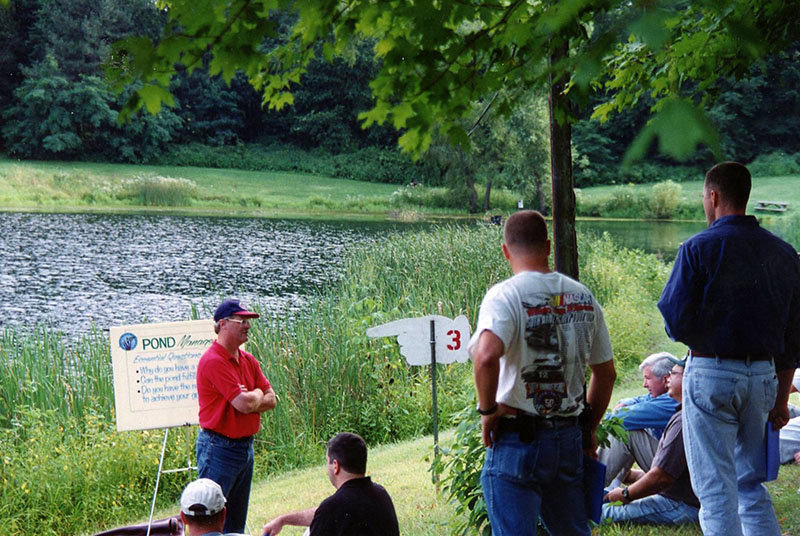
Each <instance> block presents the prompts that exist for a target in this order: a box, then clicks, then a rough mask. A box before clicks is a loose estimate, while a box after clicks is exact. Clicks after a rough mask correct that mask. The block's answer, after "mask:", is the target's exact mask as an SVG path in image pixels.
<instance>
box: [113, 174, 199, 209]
mask: <svg viewBox="0 0 800 536" xmlns="http://www.w3.org/2000/svg"><path fill="white" fill-rule="evenodd" d="M196 194H197V185H196V184H195V183H194V181H191V180H189V179H180V178H178V179H175V178H172V177H161V176H155V177H146V176H140V177H135V178H133V179H130V180H126V181H125V182H124V183H123V193H122V194H121V195H120V197H121V198H122V199H131V200H133V201H134V202H136V203H138V204H140V205H145V206H156V207H177V206H185V205H188V204H190V202H191V200H192V198H193V197H194V196H195V195H196Z"/></svg>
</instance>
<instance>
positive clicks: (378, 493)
mask: <svg viewBox="0 0 800 536" xmlns="http://www.w3.org/2000/svg"><path fill="white" fill-rule="evenodd" d="M325 458H326V459H327V462H328V465H327V468H328V479H329V480H330V481H331V484H333V487H334V488H336V493H334V494H333V495H331V496H330V497H328V498H327V499H325V500H324V501H322V502H321V503H320V505H319V506H317V507H316V508H309V509H307V510H298V511H296V512H291V513H288V514H283V515H280V516H278V517H276V518H275V519H273V520H272V521H270V522H269V523H267V524H266V525H264V529H263V534H264V536H276V535H277V534H278V533H280V531H281V529H282V528H283V527H284V526H285V525H295V526H299V527H309V530H308V531H307V534H310V536H399V535H400V529H399V527H398V524H397V514H396V513H395V511H394V504H393V503H392V499H391V497H389V494H388V493H386V490H385V489H383V487H382V486H379V485H378V484H375V483H373V482H372V480H371V479H370V477H368V476H365V474H366V472H367V445H366V443H364V440H363V439H361V437H360V436H358V435H356V434H351V433H348V432H343V433H341V434H337V435H335V436H333V437H332V438H331V439H330V441H328V448H327V453H326V454H325Z"/></svg>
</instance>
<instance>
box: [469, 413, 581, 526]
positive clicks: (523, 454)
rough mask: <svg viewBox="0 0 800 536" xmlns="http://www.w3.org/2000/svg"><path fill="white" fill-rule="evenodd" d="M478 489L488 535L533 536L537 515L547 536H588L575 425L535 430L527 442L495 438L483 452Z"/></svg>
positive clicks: (514, 437) (513, 436) (513, 437)
mask: <svg viewBox="0 0 800 536" xmlns="http://www.w3.org/2000/svg"><path fill="white" fill-rule="evenodd" d="M481 487H482V488H483V498H484V501H485V502H486V508H487V510H488V513H489V522H490V523H491V525H492V535H493V536H535V535H536V524H537V521H538V519H539V516H540V515H541V517H542V522H543V523H544V525H545V527H546V528H547V530H548V532H550V534H554V535H556V536H573V535H574V536H589V533H590V532H589V522H588V520H587V518H586V507H585V503H584V492H583V449H582V445H581V431H580V429H579V428H578V427H577V426H571V427H568V428H561V429H556V430H540V431H538V432H537V434H536V438H535V439H534V441H533V442H532V443H523V442H521V441H520V440H519V437H518V435H517V434H516V433H513V432H506V433H503V434H500V435H499V437H496V438H495V442H494V446H493V447H492V448H490V449H486V460H485V462H484V465H483V472H482V473H481Z"/></svg>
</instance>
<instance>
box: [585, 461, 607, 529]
mask: <svg viewBox="0 0 800 536" xmlns="http://www.w3.org/2000/svg"><path fill="white" fill-rule="evenodd" d="M605 480H606V466H605V465H603V464H602V463H600V462H598V461H597V460H595V459H593V458H590V457H589V456H587V455H585V454H584V455H583V493H584V502H585V503H586V516H587V517H588V518H589V519H591V520H592V521H594V522H595V523H600V514H601V513H602V511H603V496H604V495H605V494H606V490H605Z"/></svg>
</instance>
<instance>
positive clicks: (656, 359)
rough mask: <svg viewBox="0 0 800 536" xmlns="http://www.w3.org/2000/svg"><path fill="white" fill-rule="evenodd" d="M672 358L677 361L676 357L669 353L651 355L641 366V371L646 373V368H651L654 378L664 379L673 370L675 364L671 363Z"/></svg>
mask: <svg viewBox="0 0 800 536" xmlns="http://www.w3.org/2000/svg"><path fill="white" fill-rule="evenodd" d="M670 357H671V358H673V359H675V356H673V355H672V354H670V353H669V352H658V353H656V354H650V355H649V356H647V357H646V358H645V360H644V361H642V363H641V364H640V365H639V371H640V372H642V371H644V368H645V367H650V372H652V373H653V376H656V377H657V378H663V377H664V376H667V375H668V374H669V372H670V371H671V370H672V363H673V362H672V361H670Z"/></svg>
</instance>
